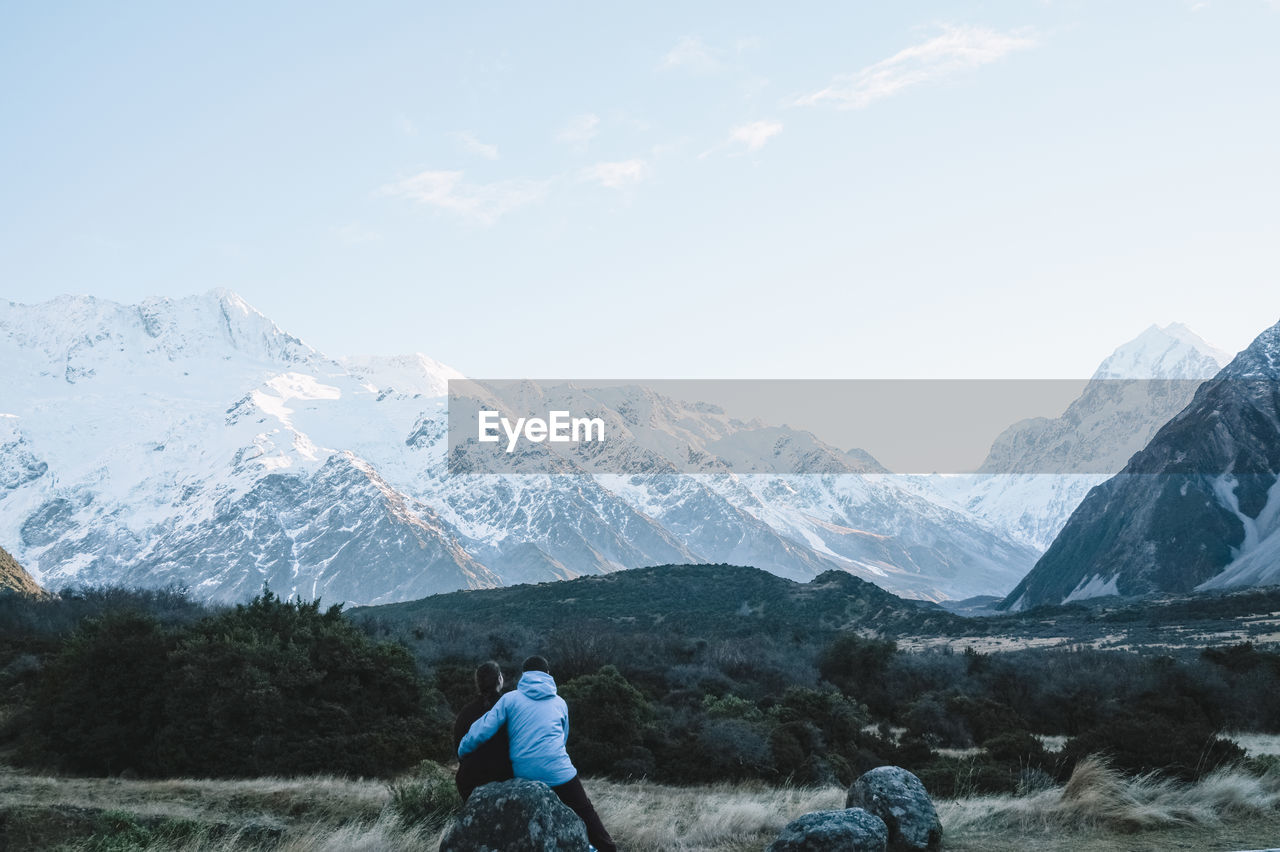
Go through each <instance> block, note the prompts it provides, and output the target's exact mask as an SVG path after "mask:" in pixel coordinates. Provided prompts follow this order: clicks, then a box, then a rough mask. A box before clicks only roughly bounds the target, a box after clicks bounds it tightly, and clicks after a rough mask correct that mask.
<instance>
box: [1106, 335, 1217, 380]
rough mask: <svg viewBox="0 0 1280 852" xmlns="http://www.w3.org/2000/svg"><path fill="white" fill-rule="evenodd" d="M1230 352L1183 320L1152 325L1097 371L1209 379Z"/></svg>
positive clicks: (1115, 374)
mask: <svg viewBox="0 0 1280 852" xmlns="http://www.w3.org/2000/svg"><path fill="white" fill-rule="evenodd" d="M1230 360H1231V356H1230V355H1229V354H1227V353H1226V352H1223V351H1222V350H1221V349H1218V348H1217V347H1216V346H1214V345H1213V344H1211V343H1208V342H1207V341H1205V340H1204V339H1203V338H1201V337H1200V336H1199V335H1197V334H1196V333H1195V332H1193V331H1192V330H1191V329H1189V328H1187V326H1185V325H1183V324H1182V323H1180V322H1174V323H1169V324H1168V325H1166V326H1164V327H1161V326H1158V325H1152V326H1150V327H1149V328H1147V329H1146V330H1145V331H1143V332H1142V333H1141V334H1139V335H1138V336H1137V337H1135V338H1134V339H1133V340H1131V341H1129V342H1128V343H1126V344H1124V345H1123V346H1121V347H1119V348H1118V349H1116V351H1115V352H1113V353H1111V355H1110V356H1109V357H1108V358H1107V359H1106V360H1104V361H1103V362H1102V363H1101V364H1100V365H1099V366H1098V369H1097V370H1096V371H1095V372H1094V374H1093V378H1094V379H1095V380H1098V379H1102V380H1106V379H1208V378H1211V377H1212V376H1213V375H1214V374H1216V373H1217V372H1218V370H1220V369H1222V367H1223V366H1225V365H1226V363H1227V362H1228V361H1230Z"/></svg>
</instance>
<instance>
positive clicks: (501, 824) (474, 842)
mask: <svg viewBox="0 0 1280 852" xmlns="http://www.w3.org/2000/svg"><path fill="white" fill-rule="evenodd" d="M587 849H588V846H587V828H586V826H585V825H583V823H582V820H580V819H579V818H578V815H577V814H575V813H574V812H573V811H571V810H569V808H568V807H566V806H565V805H564V803H563V802H561V801H560V799H559V798H557V797H556V794H555V793H553V792H551V788H550V787H548V786H547V785H546V784H543V783H542V782H541V781H529V780H527V779H524V778H517V779H515V780H513V781H500V782H498V783H496V784H485V785H484V786H483V787H478V788H476V791H475V792H474V793H472V794H471V797H470V798H469V799H467V805H466V807H465V808H463V809H462V813H461V814H459V815H458V818H457V819H456V820H454V823H453V826H452V827H450V829H449V831H448V832H447V833H446V834H445V836H444V839H443V840H441V841H440V852H551V850H555V852H587Z"/></svg>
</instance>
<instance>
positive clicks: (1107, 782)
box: [938, 758, 1280, 850]
mask: <svg viewBox="0 0 1280 852" xmlns="http://www.w3.org/2000/svg"><path fill="white" fill-rule="evenodd" d="M938 811H939V815H940V816H941V818H942V823H943V827H944V829H945V831H946V837H947V843H946V846H947V848H949V849H957V850H960V849H964V850H968V849H975V850H976V849H984V850H986V849H990V850H996V849H1006V848H1007V849H1044V850H1058V849H1064V850H1065V849H1097V850H1111V849H1131V850H1147V849H1151V850H1157V849H1203V850H1210V849H1241V848H1248V847H1250V846H1253V845H1254V844H1257V845H1268V846H1269V845H1274V844H1275V842H1276V841H1277V840H1280V774H1277V773H1267V774H1265V775H1254V774H1250V773H1247V772H1244V771H1242V770H1237V769H1228V770H1223V771H1220V772H1216V773H1214V774H1212V775H1210V776H1207V777H1206V778H1204V779H1202V780H1200V781H1198V782H1196V783H1194V784H1183V783H1178V782H1176V781H1170V780H1167V779H1162V778H1158V777H1156V776H1154V775H1144V776H1139V777H1136V778H1126V777H1125V776H1123V775H1121V774H1120V773H1118V772H1116V771H1115V770H1113V769H1111V768H1110V767H1109V766H1108V765H1107V764H1106V762H1105V761H1102V760H1099V759H1096V758H1090V759H1086V760H1084V761H1081V763H1080V764H1079V765H1078V766H1077V767H1076V770H1075V772H1074V773H1073V774H1072V776H1071V778H1070V779H1069V780H1068V782H1067V784H1066V785H1065V786H1063V787H1054V788H1051V789H1048V790H1043V791H1041V792H1038V793H1035V794H1032V795H1029V796H979V797H970V798H965V799H955V800H951V801H942V802H939V807H938ZM1233 838H1234V839H1233ZM1255 848H1256V847H1255Z"/></svg>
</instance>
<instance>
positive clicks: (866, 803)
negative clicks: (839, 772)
mask: <svg viewBox="0 0 1280 852" xmlns="http://www.w3.org/2000/svg"><path fill="white" fill-rule="evenodd" d="M844 804H845V807H847V808H866V809H867V810H868V811H870V812H871V813H873V814H875V815H876V816H878V817H880V819H882V820H884V824H885V825H886V826H888V827H889V852H908V850H912V852H915V850H925V849H937V848H938V847H939V846H940V845H941V843H942V822H941V821H940V820H939V819H938V811H937V809H936V808H934V806H933V800H932V799H930V798H929V793H928V791H927V790H925V788H924V784H921V783H920V779H919V778H917V777H916V776H915V775H913V774H911V773H910V772H908V771H907V770H905V769H902V768H901V767H898V766H880V767H877V768H875V769H872V770H871V771H870V772H866V773H863V775H862V777H861V778H859V779H858V780H857V781H854V782H853V784H852V785H850V787H849V795H848V796H846V797H845V802H844Z"/></svg>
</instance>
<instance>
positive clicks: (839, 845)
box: [767, 808, 889, 852]
mask: <svg viewBox="0 0 1280 852" xmlns="http://www.w3.org/2000/svg"><path fill="white" fill-rule="evenodd" d="M888 840H889V829H888V828H887V827H886V826H885V824H884V820H882V819H880V817H878V816H876V815H875V814H869V813H867V812H866V811H864V810H863V809H862V808H849V809H847V810H843V811H815V812H814V813H811V814H805V815H804V816H802V817H800V818H799V819H797V820H793V821H791V822H789V823H787V827H786V828H784V829H782V833H781V834H779V835H778V839H777V840H775V841H773V843H771V844H769V849H768V850H767V852H885V845H886V844H887V843H888Z"/></svg>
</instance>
